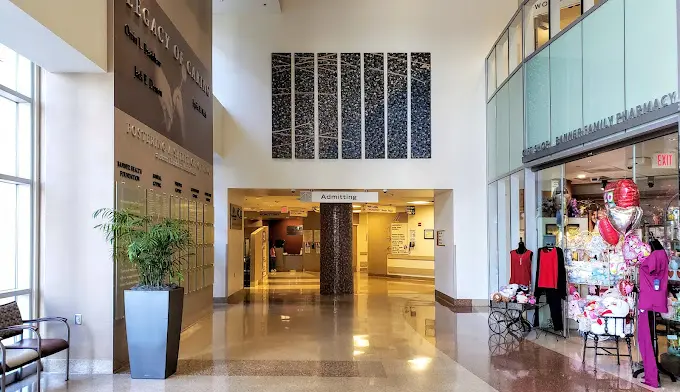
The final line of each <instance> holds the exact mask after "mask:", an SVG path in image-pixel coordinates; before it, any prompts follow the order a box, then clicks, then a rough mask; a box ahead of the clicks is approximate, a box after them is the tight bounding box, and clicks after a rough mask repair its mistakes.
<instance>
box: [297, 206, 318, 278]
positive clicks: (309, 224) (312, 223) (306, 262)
mask: <svg viewBox="0 0 680 392" xmlns="http://www.w3.org/2000/svg"><path fill="white" fill-rule="evenodd" d="M302 224H303V226H304V229H305V230H312V231H314V230H321V214H319V213H318V212H314V211H311V212H309V214H308V215H307V217H306V218H303V219H302ZM321 246H323V244H321ZM320 263H321V254H320V253H317V250H316V249H312V250H311V252H310V253H304V254H303V255H302V265H303V267H304V269H305V271H313V272H319V269H320Z"/></svg>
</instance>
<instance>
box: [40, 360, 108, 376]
mask: <svg viewBox="0 0 680 392" xmlns="http://www.w3.org/2000/svg"><path fill="white" fill-rule="evenodd" d="M69 362H70V369H69V373H70V374H113V361H110V360H107V359H71V360H70V361H69ZM42 363H43V366H44V371H45V372H48V373H65V372H66V359H58V358H45V359H43V360H42Z"/></svg>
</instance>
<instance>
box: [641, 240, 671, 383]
mask: <svg viewBox="0 0 680 392" xmlns="http://www.w3.org/2000/svg"><path fill="white" fill-rule="evenodd" d="M664 253H665V252H664ZM653 317H655V312H654V311H649V310H641V311H640V314H639V315H638V347H639V348H640V355H641V356H642V366H643V367H644V369H645V381H644V383H645V384H647V385H649V386H651V387H654V388H658V387H659V369H658V368H657V366H656V354H655V352H654V346H653V343H652V333H653V332H652V330H651V326H652V325H654V320H653Z"/></svg>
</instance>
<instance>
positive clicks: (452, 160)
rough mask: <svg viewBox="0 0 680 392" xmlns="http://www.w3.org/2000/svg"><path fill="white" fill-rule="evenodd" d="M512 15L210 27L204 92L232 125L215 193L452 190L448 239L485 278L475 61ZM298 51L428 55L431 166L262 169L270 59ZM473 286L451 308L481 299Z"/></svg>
mask: <svg viewBox="0 0 680 392" xmlns="http://www.w3.org/2000/svg"><path fill="white" fill-rule="evenodd" d="M516 7H517V2H516V1H514V0H476V1H474V2H471V1H469V0H420V1H413V0H343V1H337V0H314V1H309V0H289V1H286V2H285V3H284V4H283V12H282V14H280V15H247V16H241V17H238V16H230V15H219V16H216V17H215V20H214V32H215V33H214V37H213V44H214V45H215V46H216V47H217V51H216V52H214V55H213V70H214V92H215V95H216V96H217V97H218V98H219V99H220V101H221V102H222V103H223V104H224V107H225V108H226V109H227V111H228V112H229V114H230V116H231V117H232V119H233V122H232V124H231V127H230V128H229V129H228V131H227V137H226V138H225V153H226V157H225V160H224V162H223V164H224V167H223V170H222V171H221V173H223V175H224V186H225V187H227V188H296V189H309V188H317V189H318V188H329V189H365V188H373V189H382V188H387V189H390V188H392V189H455V190H456V198H455V205H454V208H453V209H452V210H451V214H452V215H451V220H452V219H453V211H454V210H455V212H456V218H457V220H456V227H458V226H461V227H462V225H463V222H465V224H464V226H465V230H456V232H457V233H460V236H459V237H458V238H456V239H455V242H456V244H457V255H456V256H457V259H458V260H461V262H463V263H473V264H474V269H475V271H476V273H475V275H474V276H475V278H478V277H480V276H486V275H487V274H486V273H485V272H484V271H483V270H478V269H479V268H481V269H484V268H486V267H483V266H485V265H486V263H484V262H480V261H479V260H482V261H483V260H486V235H485V233H486V221H485V219H484V218H483V215H484V211H485V210H486V184H485V182H486V181H485V178H486V148H485V105H484V98H485V75H484V60H485V56H486V54H487V52H488V51H489V49H490V48H491V45H493V42H494V41H495V39H496V38H497V36H498V34H499V33H500V31H501V29H502V28H503V26H505V24H506V23H507V21H508V20H509V19H510V17H511V16H512V13H513V12H514V11H515V9H516ZM304 51H309V52H370V51H379V52H391V51H395V52H415V51H425V52H431V53H432V129H433V131H432V132H433V134H432V157H433V158H432V159H427V160H355V161H350V160H337V161H320V160H314V161H280V160H272V159H271V53H272V52H304ZM216 172H217V170H216ZM216 192H217V191H216ZM445 262H446V263H453V258H452V257H451V258H449V259H446V260H445ZM460 272H465V270H464V269H463V270H461V271H460ZM467 279H468V280H470V277H469V276H468V277H467ZM480 283H481V282H478V283H476V284H474V285H469V286H468V285H463V286H461V287H460V290H459V291H458V292H457V293H455V296H456V297H458V298H473V299H475V298H477V299H481V298H486V289H485V287H486V285H485V284H480ZM436 284H437V286H439V285H440V284H445V283H443V282H440V281H439V280H438V281H437V283H436ZM448 284H449V283H446V285H448ZM448 294H452V293H451V292H449V293H448ZM452 296H454V295H452Z"/></svg>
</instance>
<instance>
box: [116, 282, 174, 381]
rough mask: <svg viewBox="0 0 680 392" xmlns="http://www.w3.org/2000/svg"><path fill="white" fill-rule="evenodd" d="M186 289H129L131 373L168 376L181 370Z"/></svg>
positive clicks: (127, 324) (127, 313) (127, 312)
mask: <svg viewBox="0 0 680 392" xmlns="http://www.w3.org/2000/svg"><path fill="white" fill-rule="evenodd" d="M183 308H184V289H183V288H181V287H180V288H176V289H174V290H169V291H134V290H126V291H125V327H126V329H127V344H128V354H129V356H130V374H131V376H132V378H139V379H161V380H162V379H166V378H168V377H170V376H171V375H172V374H174V373H175V372H176V371H177V357H178V355H179V336H180V333H181V331H182V309H183Z"/></svg>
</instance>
